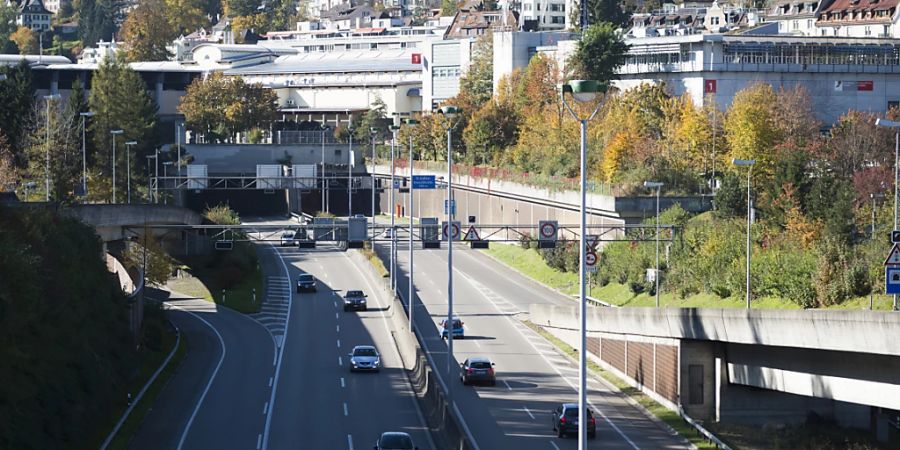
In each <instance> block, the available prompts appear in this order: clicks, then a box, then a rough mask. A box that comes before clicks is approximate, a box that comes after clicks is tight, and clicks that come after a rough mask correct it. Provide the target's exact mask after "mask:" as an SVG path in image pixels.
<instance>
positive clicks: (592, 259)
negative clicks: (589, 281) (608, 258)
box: [584, 250, 597, 272]
mask: <svg viewBox="0 0 900 450" xmlns="http://www.w3.org/2000/svg"><path fill="white" fill-rule="evenodd" d="M584 265H585V267H586V268H587V270H588V271H589V272H596V271H597V252H595V251H593V250H588V251H587V252H586V253H585V254H584Z"/></svg>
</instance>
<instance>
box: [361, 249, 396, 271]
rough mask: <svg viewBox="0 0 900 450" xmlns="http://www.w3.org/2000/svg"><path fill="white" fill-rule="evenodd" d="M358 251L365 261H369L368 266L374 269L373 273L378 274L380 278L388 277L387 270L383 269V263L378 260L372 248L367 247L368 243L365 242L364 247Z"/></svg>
mask: <svg viewBox="0 0 900 450" xmlns="http://www.w3.org/2000/svg"><path fill="white" fill-rule="evenodd" d="M359 251H360V252H362V254H363V255H365V257H366V259H368V260H369V264H371V265H372V267H374V268H375V271H376V272H378V274H379V275H380V276H381V277H382V278H384V277H387V276H390V273H388V270H387V268H386V267H384V262H383V261H381V258H379V257H378V255H377V254H376V253H375V251H374V250H372V247H370V246H369V243H368V242H366V243H365V246H364V247H363V248H361V249H359Z"/></svg>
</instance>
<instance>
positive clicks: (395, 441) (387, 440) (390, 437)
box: [380, 434, 413, 449]
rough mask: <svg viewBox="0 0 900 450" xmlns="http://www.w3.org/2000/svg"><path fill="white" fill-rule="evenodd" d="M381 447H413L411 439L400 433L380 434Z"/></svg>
mask: <svg viewBox="0 0 900 450" xmlns="http://www.w3.org/2000/svg"><path fill="white" fill-rule="evenodd" d="M380 444H381V448H384V449H388V448H393V449H410V448H413V445H412V439H410V438H409V436H405V435H402V434H386V435H384V436H381V443H380Z"/></svg>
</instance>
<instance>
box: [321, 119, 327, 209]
mask: <svg viewBox="0 0 900 450" xmlns="http://www.w3.org/2000/svg"><path fill="white" fill-rule="evenodd" d="M320 128H321V130H322V211H328V203H326V202H325V132H326V131H328V125H326V124H324V123H323V124H322V125H320Z"/></svg>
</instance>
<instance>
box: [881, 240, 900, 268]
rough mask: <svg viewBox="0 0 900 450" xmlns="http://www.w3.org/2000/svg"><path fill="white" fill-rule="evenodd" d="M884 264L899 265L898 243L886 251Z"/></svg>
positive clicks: (899, 250) (899, 248) (899, 251)
mask: <svg viewBox="0 0 900 450" xmlns="http://www.w3.org/2000/svg"><path fill="white" fill-rule="evenodd" d="M884 265H885V266H900V244H894V248H892V249H891V252H890V253H888V256H887V259H885V260H884Z"/></svg>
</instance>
